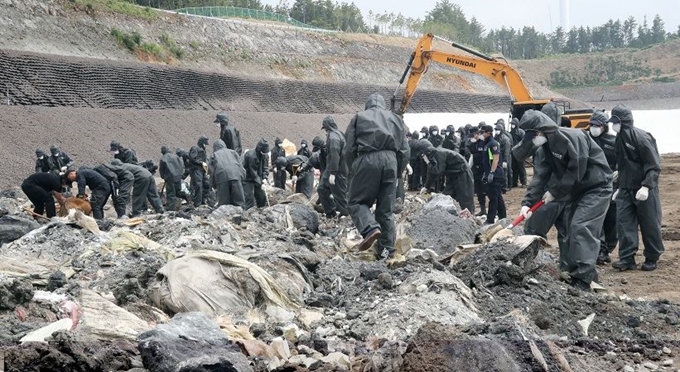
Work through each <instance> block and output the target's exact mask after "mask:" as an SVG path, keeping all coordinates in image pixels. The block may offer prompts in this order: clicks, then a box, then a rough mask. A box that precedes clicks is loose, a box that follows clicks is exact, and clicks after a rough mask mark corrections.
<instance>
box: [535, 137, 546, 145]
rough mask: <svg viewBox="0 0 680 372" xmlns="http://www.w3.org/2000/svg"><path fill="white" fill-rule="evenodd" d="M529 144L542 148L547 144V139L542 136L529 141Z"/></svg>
mask: <svg viewBox="0 0 680 372" xmlns="http://www.w3.org/2000/svg"><path fill="white" fill-rule="evenodd" d="M531 142H532V143H533V144H534V146H543V145H545V143H546V142H548V139H547V138H545V137H543V136H536V137H534V138H532V139H531Z"/></svg>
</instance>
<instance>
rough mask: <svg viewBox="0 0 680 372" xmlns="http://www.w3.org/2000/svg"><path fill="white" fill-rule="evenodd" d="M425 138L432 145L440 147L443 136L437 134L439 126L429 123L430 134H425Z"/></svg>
mask: <svg viewBox="0 0 680 372" xmlns="http://www.w3.org/2000/svg"><path fill="white" fill-rule="evenodd" d="M427 140H428V141H430V143H431V144H432V146H434V147H441V145H442V143H443V142H444V137H442V136H441V134H439V127H438V126H436V125H430V135H429V136H427Z"/></svg>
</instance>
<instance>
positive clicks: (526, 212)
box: [519, 206, 534, 220]
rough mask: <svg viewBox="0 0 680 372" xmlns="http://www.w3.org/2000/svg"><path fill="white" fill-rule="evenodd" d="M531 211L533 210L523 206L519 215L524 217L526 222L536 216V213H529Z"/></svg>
mask: <svg viewBox="0 0 680 372" xmlns="http://www.w3.org/2000/svg"><path fill="white" fill-rule="evenodd" d="M529 209H531V208H529V207H527V206H523V207H522V209H520V210H519V215H520V216H522V217H524V219H525V220H528V219H529V218H530V217H531V216H532V215H533V214H534V212H531V211H529Z"/></svg>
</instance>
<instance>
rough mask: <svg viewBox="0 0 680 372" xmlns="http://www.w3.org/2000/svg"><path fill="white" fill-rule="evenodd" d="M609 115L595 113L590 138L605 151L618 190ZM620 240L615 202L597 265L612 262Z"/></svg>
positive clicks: (611, 205) (607, 220) (614, 138)
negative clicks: (617, 232)
mask: <svg viewBox="0 0 680 372" xmlns="http://www.w3.org/2000/svg"><path fill="white" fill-rule="evenodd" d="M608 119H609V117H607V114H605V113H603V112H600V111H595V112H594V113H593V116H591V117H590V129H589V132H590V136H591V137H592V138H593V141H595V143H597V145H598V146H600V148H601V149H602V151H604V156H605V157H606V158H607V164H609V168H611V170H612V171H613V172H614V173H613V175H612V178H613V182H614V190H616V189H617V188H618V172H617V171H616V169H617V167H616V149H615V148H614V144H615V142H616V136H615V135H613V134H611V133H609V125H608V124H607V120H608ZM616 244H618V238H617V236H616V203H615V202H614V200H612V201H610V202H609V209H608V210H607V214H606V215H605V216H604V223H603V225H602V234H601V235H600V255H599V256H598V257H597V264H598V265H602V264H605V263H608V262H612V259H611V258H610V257H609V254H610V253H612V252H613V251H614V249H616Z"/></svg>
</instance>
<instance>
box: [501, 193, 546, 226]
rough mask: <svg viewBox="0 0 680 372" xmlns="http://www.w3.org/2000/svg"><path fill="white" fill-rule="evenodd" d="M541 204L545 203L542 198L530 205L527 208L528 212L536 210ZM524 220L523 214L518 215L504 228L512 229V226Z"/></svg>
mask: <svg viewBox="0 0 680 372" xmlns="http://www.w3.org/2000/svg"><path fill="white" fill-rule="evenodd" d="M543 204H545V202H544V201H543V200H539V201H537V202H536V204H534V205H532V206H531V208H529V212H531V213H534V212H536V210H537V209H538V208H540V207H542V206H543ZM524 220H525V218H524V216H519V217H517V218H515V219H514V220H513V221H512V223H511V224H510V225H508V226H507V227H506V229H509V230H512V229H513V228H514V227H516V226H517V225H519V224H520V223H522V222H523V221H524Z"/></svg>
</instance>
